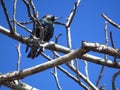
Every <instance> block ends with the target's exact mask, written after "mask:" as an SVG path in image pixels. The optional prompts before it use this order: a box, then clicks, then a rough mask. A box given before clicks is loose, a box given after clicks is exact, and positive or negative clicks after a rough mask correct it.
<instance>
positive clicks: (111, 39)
mask: <svg viewBox="0 0 120 90" xmlns="http://www.w3.org/2000/svg"><path fill="white" fill-rule="evenodd" d="M110 41H111V45H112V47H113V48H115V46H114V42H113V35H112V31H110Z"/></svg>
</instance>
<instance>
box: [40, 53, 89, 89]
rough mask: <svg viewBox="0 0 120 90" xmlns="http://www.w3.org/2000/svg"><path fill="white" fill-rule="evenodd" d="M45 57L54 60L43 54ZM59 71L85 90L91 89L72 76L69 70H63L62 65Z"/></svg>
mask: <svg viewBox="0 0 120 90" xmlns="http://www.w3.org/2000/svg"><path fill="white" fill-rule="evenodd" d="M41 55H42V56H43V57H45V58H46V59H47V60H50V61H51V60H52V58H50V57H49V56H47V55H46V54H44V53H42V54H41ZM57 68H58V69H60V70H61V71H62V72H63V73H65V74H66V75H67V76H68V77H70V78H71V79H73V80H74V81H75V82H77V83H78V84H79V85H80V86H82V87H83V88H84V89H85V90H89V88H88V87H87V86H86V85H85V84H83V83H82V82H80V80H79V79H78V78H76V77H74V76H73V75H72V74H70V73H69V72H68V71H67V70H65V69H64V68H62V67H61V66H60V65H58V66H57Z"/></svg>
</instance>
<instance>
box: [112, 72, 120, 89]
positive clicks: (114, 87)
mask: <svg viewBox="0 0 120 90" xmlns="http://www.w3.org/2000/svg"><path fill="white" fill-rule="evenodd" d="M118 75H120V71H118V72H116V73H115V74H114V75H113V77H112V90H118V89H117V88H116V86H115V80H116V78H117V76H118Z"/></svg>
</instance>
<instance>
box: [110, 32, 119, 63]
mask: <svg viewBox="0 0 120 90" xmlns="http://www.w3.org/2000/svg"><path fill="white" fill-rule="evenodd" d="M110 41H111V45H112V47H113V48H115V46H114V42H113V35H112V32H111V31H110ZM116 59H117V58H116V57H114V62H115V63H117V60H116Z"/></svg>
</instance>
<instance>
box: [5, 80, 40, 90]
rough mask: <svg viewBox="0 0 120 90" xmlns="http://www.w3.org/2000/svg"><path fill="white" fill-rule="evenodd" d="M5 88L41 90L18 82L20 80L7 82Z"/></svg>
mask: <svg viewBox="0 0 120 90" xmlns="http://www.w3.org/2000/svg"><path fill="white" fill-rule="evenodd" d="M4 86H6V87H9V88H11V89H12V90H39V89H37V88H34V87H32V86H30V85H28V84H27V83H23V82H18V80H14V81H6V82H5V83H4Z"/></svg>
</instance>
